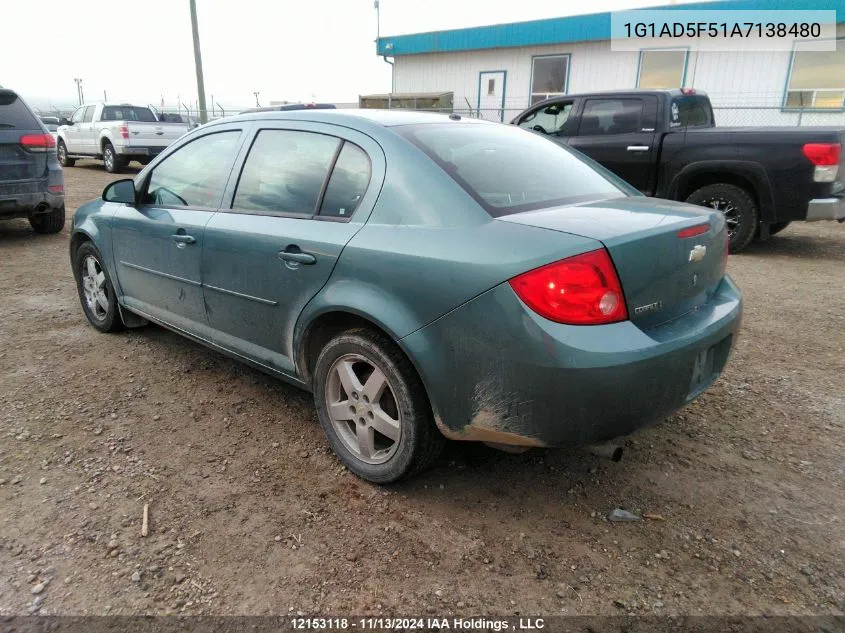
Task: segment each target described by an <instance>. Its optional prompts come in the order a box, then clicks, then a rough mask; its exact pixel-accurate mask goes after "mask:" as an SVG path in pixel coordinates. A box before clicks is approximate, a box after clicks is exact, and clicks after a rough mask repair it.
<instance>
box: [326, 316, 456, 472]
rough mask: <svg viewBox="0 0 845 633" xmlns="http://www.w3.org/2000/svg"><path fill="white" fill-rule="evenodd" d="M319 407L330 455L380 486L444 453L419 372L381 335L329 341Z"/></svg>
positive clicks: (351, 334) (360, 333) (353, 333)
mask: <svg viewBox="0 0 845 633" xmlns="http://www.w3.org/2000/svg"><path fill="white" fill-rule="evenodd" d="M314 402H315V405H316V407H317V414H318V417H319V419H320V424H321V425H322V427H323V430H324V431H325V433H326V437H327V438H328V440H329V444H330V445H331V447H332V450H333V451H334V452H335V454H336V455H337V456H338V457H339V458H340V460H341V461H342V462H343V463H344V464H345V465H346V466H347V467H348V468H349V470H351V471H352V472H354V473H355V474H356V475H358V476H359V477H362V478H364V479H367V480H369V481H372V482H374V483H379V484H384V483H391V482H394V481H398V480H399V479H402V478H403V477H407V476H409V475H412V474H414V473H417V472H419V471H421V470H423V469H424V468H426V467H427V466H429V465H430V464H431V463H432V462H433V461H434V460H435V459H436V458H437V456H438V455H439V453H440V450H441V449H442V446H443V443H444V439H443V436H442V435H441V434H440V432H439V431H438V430H437V428H436V427H435V425H434V421H433V419H432V415H431V408H430V406H429V403H428V399H427V398H426V395H425V391H424V389H423V386H422V383H421V382H420V379H419V377H418V376H417V373H416V371H415V370H414V367H413V366H412V365H411V363H410V361H408V359H407V358H406V357H405V355H404V354H403V353H402V352H401V350H399V349H398V348H397V347H396V345H395V344H394V343H393V342H392V341H390V340H388V339H387V338H386V337H385V336H383V335H381V334H378V333H376V332H371V331H369V330H365V329H355V330H349V331H347V332H344V333H342V334H340V335H338V336H336V337H335V338H333V339H332V340H330V341H329V342H328V343H327V344H326V346H325V347H324V348H323V350H322V352H320V355H319V357H318V359H317V363H316V365H315V368H314Z"/></svg>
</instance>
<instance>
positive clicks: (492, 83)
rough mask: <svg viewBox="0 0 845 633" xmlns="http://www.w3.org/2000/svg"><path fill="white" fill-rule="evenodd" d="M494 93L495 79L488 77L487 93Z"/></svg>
mask: <svg viewBox="0 0 845 633" xmlns="http://www.w3.org/2000/svg"><path fill="white" fill-rule="evenodd" d="M495 94H496V80H495V79H488V80H487V95H488V96H490V95H495Z"/></svg>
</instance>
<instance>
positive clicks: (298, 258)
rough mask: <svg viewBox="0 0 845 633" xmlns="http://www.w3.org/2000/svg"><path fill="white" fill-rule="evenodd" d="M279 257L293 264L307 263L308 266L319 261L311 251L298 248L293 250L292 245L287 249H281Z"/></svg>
mask: <svg viewBox="0 0 845 633" xmlns="http://www.w3.org/2000/svg"><path fill="white" fill-rule="evenodd" d="M279 259H281V260H283V261H286V262H291V263H292V264H305V265H306V266H310V265H311V264H316V263H317V258H316V257H314V256H313V255H312V254H311V253H303V252H302V251H300V250H299V249H298V248H297V249H296V250H293V249H292V248H290V247H289V248H288V249H287V250H283V251H279Z"/></svg>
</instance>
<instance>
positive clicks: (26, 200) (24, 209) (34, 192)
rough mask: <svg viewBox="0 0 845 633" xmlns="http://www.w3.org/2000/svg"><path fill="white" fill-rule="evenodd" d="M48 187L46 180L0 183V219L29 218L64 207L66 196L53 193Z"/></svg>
mask: <svg viewBox="0 0 845 633" xmlns="http://www.w3.org/2000/svg"><path fill="white" fill-rule="evenodd" d="M47 186H48V181H47V179H46V178H44V179H42V180H39V181H35V182H26V183H10V184H3V183H0V218H7V219H8V218H20V217H27V216H29V215H31V214H33V213H38V212H47V211H50V210H51V209H58V208H59V207H61V206H62V205H64V203H65V196H64V194H63V193H52V192H50V191H48V190H47Z"/></svg>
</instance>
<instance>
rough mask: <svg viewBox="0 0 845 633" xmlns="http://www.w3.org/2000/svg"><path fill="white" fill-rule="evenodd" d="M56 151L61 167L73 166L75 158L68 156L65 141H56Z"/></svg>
mask: <svg viewBox="0 0 845 633" xmlns="http://www.w3.org/2000/svg"><path fill="white" fill-rule="evenodd" d="M56 153H57V154H58V155H59V163H60V164H61V166H62V167H73V166H74V165H75V164H76V160H75V159H73V158H69V157H68V155H67V147H65V142H64V141H63V140H62V139H59V142H58V143H56Z"/></svg>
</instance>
